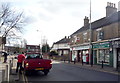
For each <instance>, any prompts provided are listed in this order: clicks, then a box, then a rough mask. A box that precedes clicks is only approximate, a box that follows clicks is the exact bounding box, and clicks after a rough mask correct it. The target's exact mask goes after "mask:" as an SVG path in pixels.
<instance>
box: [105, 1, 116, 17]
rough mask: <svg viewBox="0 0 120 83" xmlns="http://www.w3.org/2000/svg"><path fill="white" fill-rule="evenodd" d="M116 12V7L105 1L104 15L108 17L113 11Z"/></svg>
mask: <svg viewBox="0 0 120 83" xmlns="http://www.w3.org/2000/svg"><path fill="white" fill-rule="evenodd" d="M115 12H117V8H116V6H115V4H114V3H110V2H107V7H106V17H109V16H110V15H112V14H113V13H115Z"/></svg>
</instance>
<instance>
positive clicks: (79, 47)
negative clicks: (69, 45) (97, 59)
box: [72, 46, 90, 50]
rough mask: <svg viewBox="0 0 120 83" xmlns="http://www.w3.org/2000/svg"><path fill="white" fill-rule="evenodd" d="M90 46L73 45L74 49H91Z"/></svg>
mask: <svg viewBox="0 0 120 83" xmlns="http://www.w3.org/2000/svg"><path fill="white" fill-rule="evenodd" d="M89 47H90V46H78V47H73V49H72V50H83V49H89Z"/></svg>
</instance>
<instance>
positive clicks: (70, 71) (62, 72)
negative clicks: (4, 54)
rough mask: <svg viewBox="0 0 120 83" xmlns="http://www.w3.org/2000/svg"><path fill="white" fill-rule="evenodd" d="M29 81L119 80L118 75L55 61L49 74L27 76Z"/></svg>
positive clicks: (39, 73) (40, 73)
mask: <svg viewBox="0 0 120 83" xmlns="http://www.w3.org/2000/svg"><path fill="white" fill-rule="evenodd" d="M25 78H26V80H27V81H118V75H115V74H110V73H105V72H99V71H95V70H89V69H84V68H80V67H79V66H76V65H72V64H65V63H60V62H54V63H53V68H52V69H51V71H50V73H49V74H48V75H47V76H44V74H43V73H42V72H38V73H32V74H31V75H28V76H25Z"/></svg>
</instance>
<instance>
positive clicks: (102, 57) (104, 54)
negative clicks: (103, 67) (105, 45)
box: [98, 49, 110, 64]
mask: <svg viewBox="0 0 120 83" xmlns="http://www.w3.org/2000/svg"><path fill="white" fill-rule="evenodd" d="M109 56H110V54H109V49H105V50H103V49H102V50H99V54H98V63H101V62H102V61H103V62H104V64H109V58H110V57H109Z"/></svg>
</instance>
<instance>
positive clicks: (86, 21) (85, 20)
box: [84, 16, 89, 26]
mask: <svg viewBox="0 0 120 83" xmlns="http://www.w3.org/2000/svg"><path fill="white" fill-rule="evenodd" d="M88 24H89V19H88V17H87V16H85V19H84V26H86V25H88Z"/></svg>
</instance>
